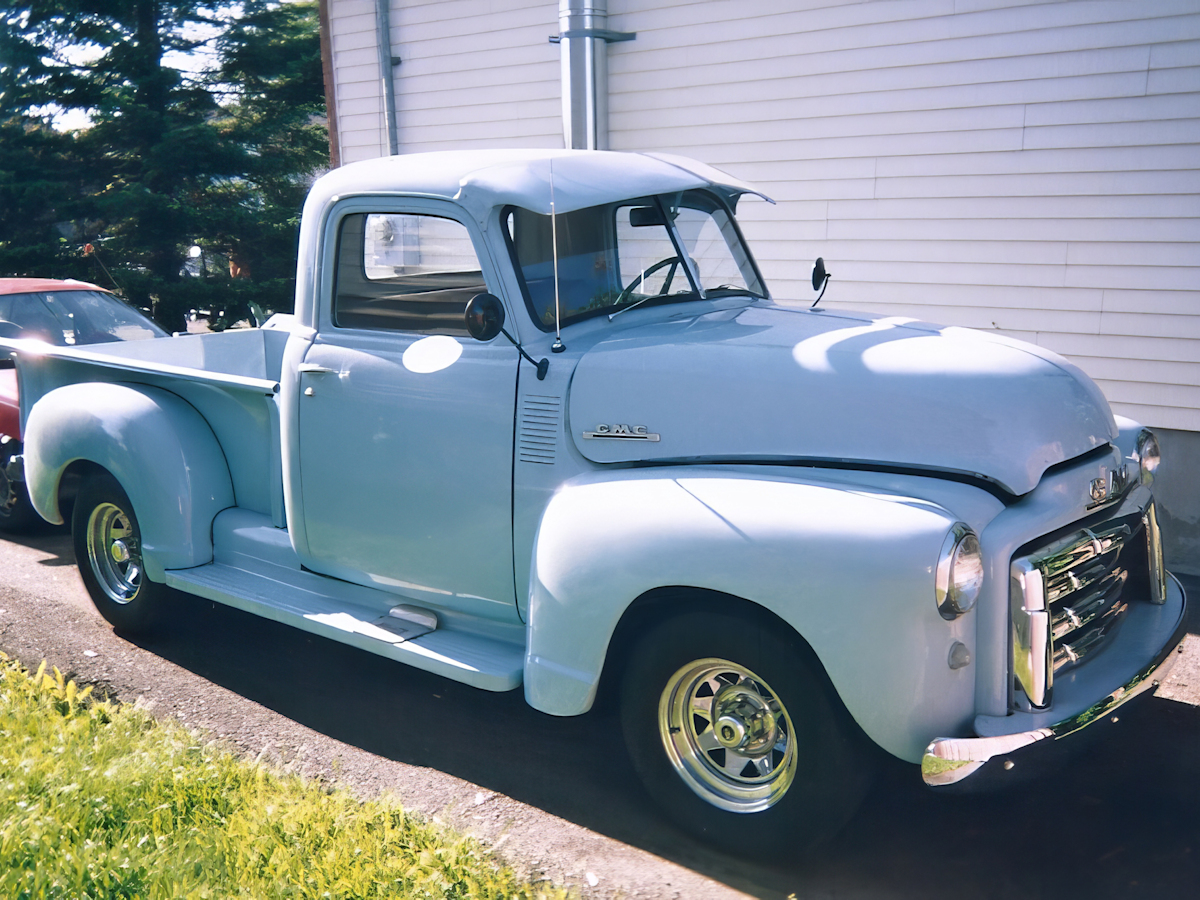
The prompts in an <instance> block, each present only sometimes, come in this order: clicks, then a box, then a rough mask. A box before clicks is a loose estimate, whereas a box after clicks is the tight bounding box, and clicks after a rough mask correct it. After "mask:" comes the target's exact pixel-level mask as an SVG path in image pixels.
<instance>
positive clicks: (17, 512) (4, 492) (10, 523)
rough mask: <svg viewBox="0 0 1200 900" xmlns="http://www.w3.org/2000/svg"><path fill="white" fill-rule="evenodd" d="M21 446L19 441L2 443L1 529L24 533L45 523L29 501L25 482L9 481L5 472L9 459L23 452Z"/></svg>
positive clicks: (0, 476)
mask: <svg viewBox="0 0 1200 900" xmlns="http://www.w3.org/2000/svg"><path fill="white" fill-rule="evenodd" d="M20 447H21V445H20V443H19V442H17V441H6V442H5V443H3V444H0V531H4V532H7V533H8V534H23V533H25V532H28V531H33V530H35V529H37V528H38V527H39V526H41V525H43V524H45V523H44V522H43V520H42V517H41V516H39V515H38V514H37V510H35V509H34V508H33V504H32V503H30V502H29V492H28V491H27V490H26V489H25V482H23V481H9V480H8V476H7V475H5V474H4V469H5V467H7V466H8V461H9V460H10V459H12V457H13V456H14V455H15V454H17V453H20V452H21V451H20Z"/></svg>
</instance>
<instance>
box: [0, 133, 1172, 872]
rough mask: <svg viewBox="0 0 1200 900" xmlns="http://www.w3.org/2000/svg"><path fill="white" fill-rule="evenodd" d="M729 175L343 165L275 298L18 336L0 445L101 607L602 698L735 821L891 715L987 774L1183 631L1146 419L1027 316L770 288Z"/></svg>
mask: <svg viewBox="0 0 1200 900" xmlns="http://www.w3.org/2000/svg"><path fill="white" fill-rule="evenodd" d="M751 193H757V192H756V191H755V190H754V189H753V188H752V187H750V186H749V185H746V184H744V183H742V182H740V181H738V180H737V179H735V178H731V177H729V176H727V175H725V174H724V173H721V172H718V171H716V170H714V169H711V168H709V167H707V166H705V165H703V164H701V163H697V162H694V161H691V160H686V159H682V158H678V157H672V156H667V155H657V154H621V153H600V152H582V151H580V152H576V151H496V152H448V153H430V154H420V155H413V156H403V157H392V158H388V159H381V160H375V161H371V162H364V163H357V164H354V165H348V166H345V167H343V168H341V169H338V170H336V171H334V172H332V173H330V174H329V175H327V176H325V177H324V178H322V179H320V180H319V181H318V182H317V183H316V185H315V186H314V187H313V189H312V192H311V194H310V196H309V199H308V202H307V204H306V206H305V209H304V218H303V225H302V228H301V235H300V260H299V266H298V288H297V296H296V306H295V313H294V315H279V316H276V317H274V318H273V319H271V320H270V321H269V322H268V323H267V324H266V325H265V326H264V327H262V328H261V329H255V330H247V331H240V332H225V333H221V334H212V335H198V336H182V337H175V338H167V339H159V340H153V341H144V342H139V343H129V344H117V345H106V346H104V347H103V348H101V349H93V348H86V347H49V346H46V345H42V344H37V343H33V342H28V341H9V342H6V343H5V344H4V347H5V349H6V350H7V351H8V352H9V353H11V354H12V355H13V356H15V358H16V361H17V367H18V374H19V379H20V399H21V406H22V409H21V414H22V426H23V434H24V436H25V447H24V455H23V457H21V458H17V459H15V460H14V461H13V462H12V463H11V464H10V465H9V467H8V469H9V475H10V477H12V478H14V479H20V478H24V479H25V480H26V481H27V486H28V488H29V492H30V496H31V498H32V501H33V504H34V506H35V507H36V509H37V511H38V512H39V513H40V514H41V515H42V516H43V517H44V518H46V519H48V520H50V521H51V522H61V521H62V520H63V515H64V513H63V508H64V497H65V496H66V493H67V492H68V491H69V492H71V493H72V494H73V495H74V497H75V502H74V506H73V522H72V525H73V531H74V541H75V548H76V553H77V556H78V561H79V568H80V571H81V572H82V574H83V578H84V581H85V583H86V585H87V587H88V590H89V592H90V593H91V595H92V597H93V599H94V600H95V603H96V605H97V607H98V608H99V609H100V611H101V613H102V614H103V615H104V616H105V617H106V618H107V619H108V620H109V621H110V622H112V623H113V624H114V625H116V626H117V627H118V628H122V629H128V630H131V631H132V630H134V629H138V628H147V627H149V626H151V625H152V624H154V623H155V620H156V619H159V618H160V617H161V614H162V612H163V610H164V609H169V605H166V604H164V602H163V601H164V596H165V592H166V591H167V589H168V588H175V589H177V590H180V591H186V592H188V593H191V594H196V595H198V596H201V597H206V598H209V599H211V600H214V601H217V602H219V603H225V604H229V605H230V606H234V607H237V608H239V609H243V610H247V611H249V612H252V613H255V614H258V615H262V616H266V617H268V618H271V619H275V620H277V621H280V622H284V623H287V624H290V625H294V626H295V627H297V628H302V629H305V630H307V631H310V632H314V633H316V634H320V635H324V636H326V637H329V638H332V639H334V640H338V641H342V642H345V643H348V644H352V645H354V646H356V647H360V648H362V649H363V650H367V651H369V652H372V653H377V654H380V655H382V656H386V657H389V658H391V659H394V660H397V661H399V662H403V663H407V664H408V665H412V666H416V667H418V668H421V669H426V670H429V671H431V672H436V673H438V674H440V675H444V676H445V677H447V678H453V679H456V680H458V681H462V682H466V683H467V684H471V685H474V686H476V687H478V688H482V689H484V690H489V691H509V690H514V689H516V688H518V687H523V689H524V691H525V697H526V698H527V700H528V702H529V703H530V704H531V705H532V706H533V707H535V708H536V709H539V710H542V711H544V712H546V713H550V714H552V715H559V716H570V715H578V714H581V713H584V712H586V711H588V710H589V709H590V708H591V707H592V705H593V703H594V702H595V701H596V699H597V697H598V696H611V697H613V698H614V699H615V700H616V701H617V702H618V703H619V708H620V720H621V725H622V729H623V731H624V734H625V737H626V742H627V744H628V747H629V750H630V757H631V759H632V762H633V767H634V769H635V770H636V771H637V773H638V775H639V776H640V777H641V778H642V780H643V781H644V782H645V784H646V787H647V789H648V790H649V791H650V792H651V793H652V794H653V795H654V796H655V797H656V798H657V800H658V801H660V803H661V804H662V805H663V807H664V808H665V809H666V810H667V811H668V812H669V813H670V814H671V815H672V816H673V817H674V818H675V819H676V820H677V821H678V822H679V823H680V824H681V825H682V826H683V827H685V828H688V829H690V830H692V831H694V832H696V833H698V834H701V835H703V836H704V837H706V838H707V839H709V840H712V841H715V842H719V843H721V844H722V845H724V846H726V847H727V848H729V849H747V850H751V851H763V852H786V851H787V850H788V849H789V848H799V847H803V846H805V845H809V844H811V843H812V842H813V841H815V840H816V839H818V838H819V837H821V836H822V835H823V834H826V833H828V832H829V831H830V830H832V829H834V828H836V827H837V826H838V825H839V824H840V823H841V822H842V821H844V820H845V818H846V817H847V816H848V815H849V813H850V812H851V811H852V810H853V809H854V807H855V805H856V804H857V802H858V800H859V799H860V798H861V796H862V793H863V790H864V787H865V785H866V777H865V776H866V772H867V770H868V769H869V765H870V762H871V759H872V755H873V754H875V753H877V752H878V748H882V750H883V751H886V752H887V753H890V754H892V755H894V756H896V757H899V758H901V759H903V760H907V761H910V762H912V763H914V764H918V765H920V769H921V772H922V774H923V777H924V779H925V781H926V782H928V783H929V784H931V785H937V786H940V787H941V788H943V789H945V788H952V787H953V786H971V785H978V784H981V783H983V782H985V781H989V782H990V781H996V780H999V781H1004V780H1006V779H1009V778H1013V777H1015V776H1013V775H1011V774H1010V773H1012V772H1014V771H1015V772H1023V771H1026V770H1027V769H1029V768H1032V767H1034V766H1035V765H1036V762H1037V757H1039V756H1042V755H1044V754H1045V753H1046V752H1048V750H1049V748H1051V747H1056V746H1059V739H1060V738H1063V737H1066V736H1067V735H1069V734H1071V733H1072V732H1074V731H1077V730H1078V729H1079V728H1081V727H1083V726H1084V725H1087V724H1088V723H1090V722H1093V721H1098V720H1100V719H1103V718H1106V717H1107V715H1106V714H1107V713H1109V712H1110V711H1111V710H1112V709H1114V708H1115V707H1116V706H1118V705H1119V704H1121V703H1123V702H1124V701H1126V700H1128V699H1129V698H1131V697H1133V696H1134V695H1136V694H1138V693H1140V692H1141V691H1142V690H1144V689H1146V688H1148V687H1150V686H1151V685H1153V684H1155V683H1156V682H1155V679H1156V678H1161V677H1162V671H1163V666H1165V665H1167V664H1169V662H1170V661H1171V659H1172V657H1173V651H1174V649H1175V648H1176V646H1177V645H1178V643H1179V641H1180V639H1181V637H1182V634H1183V622H1184V605H1185V601H1184V596H1183V591H1182V590H1181V588H1180V586H1179V584H1178V583H1177V582H1176V581H1175V580H1174V579H1173V578H1172V577H1171V576H1170V575H1169V574H1168V573H1167V571H1166V570H1165V568H1164V564H1163V556H1162V540H1161V536H1160V533H1159V528H1158V523H1157V519H1156V514H1155V505H1154V500H1153V495H1152V490H1151V487H1152V482H1153V477H1154V471H1155V468H1156V466H1157V465H1158V461H1159V454H1158V446H1157V442H1156V440H1155V438H1154V436H1153V435H1152V434H1151V433H1150V432H1148V431H1146V430H1144V429H1142V428H1141V427H1140V426H1138V425H1137V424H1135V423H1133V422H1130V421H1128V420H1123V419H1119V418H1114V416H1113V414H1112V413H1111V411H1110V410H1109V407H1108V404H1107V403H1106V402H1105V400H1104V397H1103V396H1102V395H1101V393H1100V391H1099V390H1098V389H1097V387H1096V386H1095V385H1094V384H1093V383H1092V382H1091V381H1090V380H1089V379H1088V378H1087V376H1085V375H1084V374H1083V373H1082V372H1081V371H1080V370H1079V369H1077V368H1076V367H1075V366H1073V365H1071V364H1070V363H1068V362H1067V361H1066V360H1064V359H1062V358H1060V357H1058V356H1056V355H1054V354H1053V353H1049V352H1047V351H1045V350H1043V349H1041V348H1038V347H1034V346H1030V345H1027V344H1022V343H1019V342H1016V341H1012V340H1008V339H1005V338H1003V337H1000V336H997V335H994V334H985V333H979V332H972V331H969V330H964V329H959V328H941V327H938V326H934V325H930V324H927V323H923V322H915V321H912V320H908V319H901V318H894V317H892V318H888V317H880V316H871V315H865V314H859V313H847V312H840V311H831V310H828V309H823V308H821V307H817V308H807V307H808V303H805V304H803V305H795V304H780V303H777V302H776V301H775V300H774V299H773V298H772V296H771V294H770V292H769V291H768V288H767V286H766V284H765V283H764V281H763V278H762V275H761V273H760V271H759V268H758V266H757V264H756V263H755V261H754V257H753V255H752V254H751V252H750V249H749V248H748V247H747V245H746V243H745V242H744V240H743V237H742V234H741V231H740V230H739V228H738V225H737V220H736V217H735V208H736V206H737V204H738V201H739V198H741V197H743V195H746V194H751ZM820 275H821V272H820V270H818V271H817V273H816V277H815V278H814V288H816V287H819V286H820V281H821V280H822V279H821V277H820ZM810 300H811V298H810ZM1068 743H1069V742H1068ZM479 752H480V753H486V752H488V750H487V746H486V742H484V741H481V742H480V748H479Z"/></svg>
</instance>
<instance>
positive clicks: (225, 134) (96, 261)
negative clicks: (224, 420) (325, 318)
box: [0, 0, 328, 330]
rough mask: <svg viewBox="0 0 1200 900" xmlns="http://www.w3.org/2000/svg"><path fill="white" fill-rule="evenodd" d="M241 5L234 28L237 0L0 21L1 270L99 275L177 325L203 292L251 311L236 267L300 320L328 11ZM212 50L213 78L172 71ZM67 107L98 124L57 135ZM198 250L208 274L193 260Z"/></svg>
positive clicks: (117, 1)
mask: <svg viewBox="0 0 1200 900" xmlns="http://www.w3.org/2000/svg"><path fill="white" fill-rule="evenodd" d="M235 9H236V10H237V11H238V17H237V18H236V19H235V20H234V21H233V22H232V23H229V22H227V21H226V20H225V19H226V17H228V15H229V13H230V8H229V7H228V5H227V4H226V3H225V2H224V0H31V2H29V3H28V4H26V5H25V6H24V7H22V8H20V9H16V8H12V9H5V10H0V22H2V24H3V29H2V30H0V54H2V55H3V58H4V59H5V61H6V65H5V66H3V67H0V128H3V129H4V134H3V138H4V140H3V145H2V146H3V149H0V201H7V202H6V203H5V205H4V206H3V207H0V209H2V210H3V211H2V212H0V275H41V276H48V277H66V276H73V277H85V278H90V280H94V281H97V283H100V284H102V285H103V286H105V287H111V288H115V289H117V290H118V291H120V292H122V293H124V294H125V295H126V297H127V299H130V300H131V301H132V302H134V303H136V304H137V305H139V306H142V307H143V308H147V309H151V310H152V311H153V313H154V315H155V317H156V318H158V319H159V321H160V323H161V324H163V325H164V326H165V327H167V328H168V329H170V330H182V328H183V327H184V319H183V317H184V313H185V311H186V310H187V309H188V308H190V307H189V306H188V305H186V304H188V303H189V302H191V301H194V300H196V298H197V297H199V302H192V303H191V305H192V306H195V307H199V308H206V309H211V308H224V309H229V310H230V316H231V317H233V318H237V317H240V316H241V315H245V313H246V312H247V308H248V307H247V304H246V300H245V296H246V295H247V294H248V293H249V292H247V291H241V290H237V289H231V285H230V281H231V272H232V271H237V272H238V274H240V275H241V276H242V277H243V278H248V279H249V280H251V281H253V282H259V283H261V284H262V285H263V286H264V287H265V289H264V290H262V291H260V292H259V293H258V294H256V295H255V302H256V303H257V304H258V305H259V306H261V307H264V308H266V309H267V310H278V309H290V307H291V302H292V301H291V297H292V295H293V293H294V291H293V290H292V287H293V285H292V279H293V278H294V270H295V244H296V233H297V227H298V223H299V213H300V207H301V205H302V202H303V198H304V194H305V192H306V190H307V187H308V184H309V183H310V182H311V180H312V178H313V177H314V175H315V174H316V173H317V172H318V171H319V170H320V168H321V167H323V166H324V165H325V164H326V161H327V156H326V154H327V152H328V136H327V130H326V127H325V125H324V119H323V116H324V87H323V82H322V77H321V59H320V38H319V29H318V27H317V5H316V3H313V2H306V3H286V4H281V3H279V2H266V0H249V2H245V3H242V4H240V5H239V6H237V7H235ZM198 28H199V29H201V30H199V31H198V30H197V29H198ZM204 29H207V32H205V31H204ZM206 35H207V36H206ZM206 42H207V43H212V44H213V45H214V46H215V50H216V57H215V59H216V61H215V63H214V64H213V66H212V67H211V69H210V71H208V72H206V73H202V74H200V75H196V74H189V73H185V72H182V71H180V70H179V69H177V68H175V67H173V66H172V65H171V64H170V63H169V60H170V59H171V58H172V57H170V56H169V54H170V53H172V52H173V51H189V50H194V49H196V48H197V47H198V46H200V45H201V44H203V43H206ZM10 61H11V64H10ZM55 109H58V110H83V111H86V112H87V113H88V115H89V116H90V118H91V121H92V125H91V126H90V127H88V128H86V129H82V130H80V131H78V132H74V133H71V134H61V133H59V132H57V131H53V130H52V129H51V128H49V127H48V122H49V120H50V118H51V116H52V114H53V112H54V110H55ZM88 244H91V245H93V246H94V247H95V248H96V249H97V254H93V255H91V256H85V255H84V254H83V248H84V247H85V246H86V245H88ZM193 245H199V246H200V247H201V248H203V250H204V251H205V254H206V258H207V259H208V260H209V261H210V265H209V266H208V267H207V268H204V269H202V270H199V271H197V269H196V267H195V266H188V265H187V258H188V257H187V253H188V250H189V249H190V248H191V247H192V246H193ZM218 257H219V258H220V260H221V262H222V265H219V266H218V265H216V264H213V263H212V261H213V260H215V259H216V258H218ZM101 263H102V264H103V265H101ZM230 263H233V266H232V268H231V266H230ZM188 282H195V283H188ZM281 286H282V288H283V289H282V290H281V289H280V288H281Z"/></svg>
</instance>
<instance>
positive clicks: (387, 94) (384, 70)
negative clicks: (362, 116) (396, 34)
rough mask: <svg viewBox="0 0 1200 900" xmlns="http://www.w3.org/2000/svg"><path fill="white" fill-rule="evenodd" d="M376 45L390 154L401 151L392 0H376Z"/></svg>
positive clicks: (384, 120) (397, 60)
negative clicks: (395, 82) (393, 51)
mask: <svg viewBox="0 0 1200 900" xmlns="http://www.w3.org/2000/svg"><path fill="white" fill-rule="evenodd" d="M375 46H376V47H377V48H378V50H379V81H380V84H381V85H382V86H383V126H384V129H385V130H386V131H387V144H388V155H389V156H395V155H396V154H397V153H399V152H400V141H399V138H398V136H397V131H396V87H395V85H394V84H393V81H392V67H393V66H394V65H396V64H397V63H398V62H400V60H399V59H397V58H395V57H393V56H392V5H391V0H375Z"/></svg>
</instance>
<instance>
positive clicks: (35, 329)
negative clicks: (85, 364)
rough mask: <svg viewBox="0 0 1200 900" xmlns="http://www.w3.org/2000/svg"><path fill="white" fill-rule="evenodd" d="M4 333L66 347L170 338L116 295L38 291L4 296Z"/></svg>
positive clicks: (0, 307)
mask: <svg viewBox="0 0 1200 900" xmlns="http://www.w3.org/2000/svg"><path fill="white" fill-rule="evenodd" d="M0 336H3V337H25V338H39V339H41V340H43V341H45V342H46V343H48V344H56V345H58V346H62V345H64V344H100V343H105V342H107V341H136V340H142V339H145V338H157V337H166V332H165V331H163V330H162V329H161V328H159V327H158V326H157V325H155V324H154V323H153V322H151V321H150V320H149V319H147V318H146V317H145V316H143V315H142V314H141V313H140V312H138V311H137V310H136V309H133V308H132V307H130V306H127V305H125V303H123V302H122V301H121V300H119V299H117V298H116V297H114V296H113V295H112V294H106V293H104V292H102V291H37V292H33V293H27V294H7V295H0Z"/></svg>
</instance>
